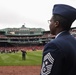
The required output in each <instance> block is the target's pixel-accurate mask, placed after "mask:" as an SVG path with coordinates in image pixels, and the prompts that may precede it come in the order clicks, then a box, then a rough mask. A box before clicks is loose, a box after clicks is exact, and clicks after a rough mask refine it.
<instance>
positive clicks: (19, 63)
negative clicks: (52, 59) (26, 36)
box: [0, 50, 42, 75]
mask: <svg viewBox="0 0 76 75" xmlns="http://www.w3.org/2000/svg"><path fill="white" fill-rule="evenodd" d="M41 60H42V51H41V50H38V51H27V54H26V60H22V54H21V52H20V51H19V52H16V53H2V54H1V53H0V75H39V74H40V68H41Z"/></svg>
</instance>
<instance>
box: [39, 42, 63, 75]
mask: <svg viewBox="0 0 76 75" xmlns="http://www.w3.org/2000/svg"><path fill="white" fill-rule="evenodd" d="M63 61H64V54H63V52H62V51H61V50H60V49H59V48H58V47H57V46H56V45H55V44H53V43H49V44H47V45H46V46H45V48H44V51H43V57H42V66H41V74H40V75H61V73H62V67H63Z"/></svg>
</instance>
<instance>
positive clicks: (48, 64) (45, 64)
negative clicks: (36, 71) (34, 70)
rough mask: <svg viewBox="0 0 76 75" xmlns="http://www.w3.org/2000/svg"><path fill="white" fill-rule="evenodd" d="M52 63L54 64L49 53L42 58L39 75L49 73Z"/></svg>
mask: <svg viewBox="0 0 76 75" xmlns="http://www.w3.org/2000/svg"><path fill="white" fill-rule="evenodd" d="M53 62H54V58H53V57H52V56H51V54H50V53H48V54H46V55H45V56H44V60H43V64H42V69H41V75H48V74H50V73H51V69H52V66H53Z"/></svg>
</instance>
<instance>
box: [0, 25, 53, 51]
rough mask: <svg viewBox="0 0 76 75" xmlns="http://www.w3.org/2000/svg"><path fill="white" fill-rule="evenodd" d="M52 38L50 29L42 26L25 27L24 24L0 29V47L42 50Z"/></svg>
mask: <svg viewBox="0 0 76 75" xmlns="http://www.w3.org/2000/svg"><path fill="white" fill-rule="evenodd" d="M53 38H54V35H50V31H45V30H44V29H42V28H27V27H25V25H22V27H21V28H5V29H2V30H0V49H1V48H6V49H8V50H9V49H12V48H13V49H17V50H19V49H21V48H24V49H25V50H35V49H36V50H42V49H43V46H44V45H45V44H46V43H48V42H49V41H50V40H52V39H53ZM3 50H4V49H3Z"/></svg>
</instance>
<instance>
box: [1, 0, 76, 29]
mask: <svg viewBox="0 0 76 75" xmlns="http://www.w3.org/2000/svg"><path fill="white" fill-rule="evenodd" d="M54 4H68V5H71V6H73V7H75V8H76V0H0V29H3V28H20V27H21V26H22V25H24V24H25V27H28V28H43V29H45V30H49V24H48V20H49V19H50V18H51V17H52V9H53V6H54ZM72 27H76V21H75V22H74V23H73V24H72Z"/></svg>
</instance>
